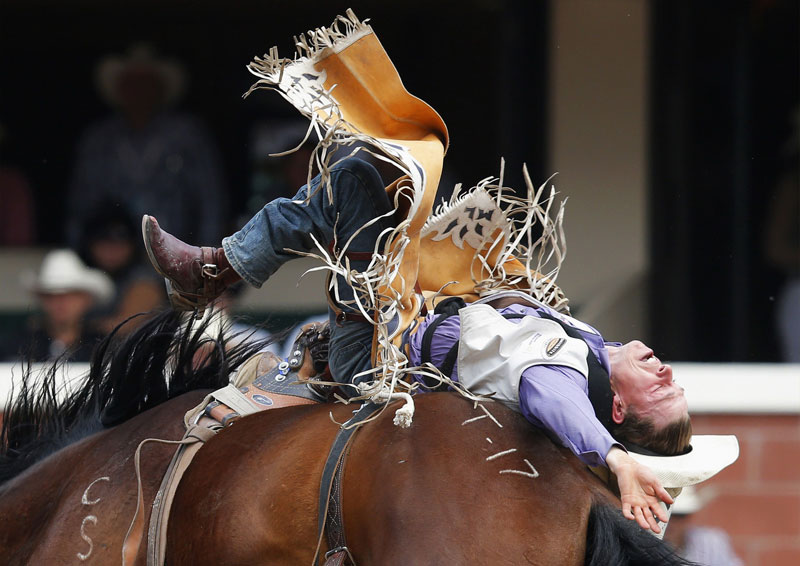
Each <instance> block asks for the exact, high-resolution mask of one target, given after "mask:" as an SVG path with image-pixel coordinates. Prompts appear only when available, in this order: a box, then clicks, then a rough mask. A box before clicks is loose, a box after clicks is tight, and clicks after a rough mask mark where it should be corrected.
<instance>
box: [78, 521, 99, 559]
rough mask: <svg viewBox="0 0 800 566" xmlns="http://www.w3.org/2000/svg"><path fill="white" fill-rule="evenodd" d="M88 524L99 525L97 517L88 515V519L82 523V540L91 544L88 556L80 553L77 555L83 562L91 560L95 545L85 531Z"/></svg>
mask: <svg viewBox="0 0 800 566" xmlns="http://www.w3.org/2000/svg"><path fill="white" fill-rule="evenodd" d="M86 523H92V524H94V525H96V524H97V517H95V516H94V515H87V516H86V517H84V518H83V521H82V522H81V538H82V539H83V540H85V541H86V542H87V543H89V552H87V553H86V554H83V553H82V552H79V553H78V554H77V556H78V558H79V559H80V560H81V561H83V560H86V559H87V558H89V556H91V554H92V550H94V543H92V539H91V538H89V537H88V536H87V535H86V531H85V530H84V529H85V528H86Z"/></svg>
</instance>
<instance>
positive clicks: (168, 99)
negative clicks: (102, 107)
mask: <svg viewBox="0 0 800 566" xmlns="http://www.w3.org/2000/svg"><path fill="white" fill-rule="evenodd" d="M130 71H148V72H151V73H153V75H155V76H156V77H158V78H159V79H161V82H162V84H163V85H164V100H163V101H162V102H163V104H164V105H169V104H172V103H173V102H175V101H177V100H178V98H180V96H181V95H182V94H183V89H184V86H185V83H186V73H185V72H184V70H183V67H182V66H181V65H180V64H179V63H178V62H177V61H175V60H172V59H164V58H160V57H157V56H156V54H155V50H154V49H153V47H152V46H151V45H149V44H146V43H137V44H134V45H132V46H131V47H130V48H129V49H128V50H127V52H126V53H125V55H110V56H108V57H105V58H104V59H103V60H102V61H100V63H99V64H98V65H97V69H96V76H95V80H96V81H97V88H98V90H99V91H100V94H101V96H102V97H103V99H104V100H105V101H106V102H108V103H109V104H111V105H112V106H118V105H119V103H120V98H119V91H118V89H117V86H118V83H119V79H120V78H121V77H122V76H123V75H124V74H125V73H127V72H130Z"/></svg>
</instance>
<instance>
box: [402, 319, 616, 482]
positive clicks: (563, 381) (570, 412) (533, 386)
mask: <svg viewBox="0 0 800 566" xmlns="http://www.w3.org/2000/svg"><path fill="white" fill-rule="evenodd" d="M539 311H543V312H546V313H548V314H550V315H552V316H555V317H558V318H559V319H560V320H562V321H564V322H566V323H567V324H570V325H571V326H573V327H575V328H576V329H577V330H578V331H579V332H580V334H581V337H582V338H583V339H584V340H585V341H586V344H587V345H588V346H589V349H590V350H591V351H592V352H593V353H594V355H595V356H597V359H598V360H599V361H600V364H601V365H602V366H603V367H604V368H605V369H606V371H609V373H610V371H611V367H610V364H609V361H608V351H607V350H606V347H605V342H604V341H603V337H602V336H600V333H598V332H597V331H596V330H594V329H591V330H594V333H592V332H590V331H586V330H584V329H582V328H580V324H582V323H579V322H577V321H575V319H572V318H570V317H565V316H563V315H560V314H558V313H556V312H555V311H553V310H552V309H549V308H547V307H540V308H538V309H536V308H533V307H529V306H525V305H510V306H508V307H505V308H502V309H499V311H498V312H499V313H500V314H524V315H529V316H536V317H538V316H539ZM438 316H439V315H436V314H429V315H428V316H427V317H425V319H424V320H423V321H422V323H421V324H420V328H419V329H418V330H417V331H416V332H415V333H414V334H413V335H412V336H411V337H410V338H409V354H410V356H409V357H410V360H409V361H410V362H411V364H412V365H419V364H420V363H421V346H422V337H423V335H424V334H425V329H426V328H427V327H428V326H429V325H430V324H431V322H433V321H434V320H435V319H436V318H438ZM510 320H511V322H518V321H519V320H520V319H510ZM460 329H461V321H460V319H459V317H458V316H451V317H450V318H448V319H447V320H445V321H444V322H442V323H441V324H440V325H439V326H438V327H437V328H436V332H435V333H434V335H433V339H432V341H431V362H432V363H433V364H434V365H435V366H437V367H438V366H441V364H442V362H443V361H444V358H445V356H446V355H447V353H448V352H449V351H450V348H451V347H452V346H453V345H454V344H455V343H456V342H457V341H458V338H459V334H460ZM452 378H453V379H454V380H458V365H457V363H456V367H454V368H453V375H452ZM519 405H520V411H521V412H522V414H523V415H525V418H527V419H528V420H529V421H530V422H532V423H533V424H534V425H536V426H539V427H541V428H544V429H545V430H547V431H549V432H551V433H552V434H553V435H555V437H556V438H557V439H558V441H559V442H561V444H563V445H564V446H566V447H567V448H569V449H570V450H572V452H573V453H574V454H575V455H576V456H578V458H580V459H581V461H582V462H583V463H584V464H587V465H589V466H604V465H606V464H605V456H606V454H608V451H609V450H610V449H611V447H612V446H619V447H621V445H620V444H619V443H618V442H616V441H615V440H614V438H613V437H612V436H611V434H610V433H609V432H608V431H607V430H606V429H605V427H604V426H603V425H602V424H600V421H598V420H597V417H596V416H595V413H594V408H593V407H592V403H591V402H590V401H589V381H588V380H587V379H586V377H584V376H583V375H581V373H580V372H578V371H576V370H574V369H572V368H569V367H566V366H556V365H537V366H531V367H529V368H527V369H526V370H525V371H523V372H522V378H521V380H520V384H519Z"/></svg>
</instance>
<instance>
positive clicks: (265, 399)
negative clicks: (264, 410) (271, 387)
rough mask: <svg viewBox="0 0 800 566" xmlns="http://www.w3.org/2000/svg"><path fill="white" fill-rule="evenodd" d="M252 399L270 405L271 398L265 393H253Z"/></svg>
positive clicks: (260, 403)
mask: <svg viewBox="0 0 800 566" xmlns="http://www.w3.org/2000/svg"><path fill="white" fill-rule="evenodd" d="M253 401H255V402H256V403H258V404H259V405H266V406H267V407H269V406H270V405H272V399H270V398H269V397H267V396H266V395H253Z"/></svg>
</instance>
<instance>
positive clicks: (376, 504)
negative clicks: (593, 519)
mask: <svg viewBox="0 0 800 566" xmlns="http://www.w3.org/2000/svg"><path fill="white" fill-rule="evenodd" d="M417 399H418V401H417V410H416V413H415V417H414V424H413V426H412V429H413V430H411V429H410V430H403V429H398V428H397V427H392V426H385V425H384V426H381V427H374V428H365V429H364V430H363V431H362V432H361V433H360V434H362V437H361V438H360V439H359V441H358V442H357V443H355V444H354V446H353V450H352V452H351V454H350V460H349V462H348V467H347V470H346V474H347V475H346V477H345V482H344V485H345V487H346V488H345V491H344V493H343V504H344V518H345V523H346V525H347V527H348V528H347V530H348V533H347V534H348V543H349V544H350V546H351V549H352V550H353V552H354V553H355V554H356V556H357V557H358V558H359V563H362V562H363V563H365V564H401V563H413V564H421V565H422V564H470V563H474V564H506V563H508V564H543V565H544V564H547V565H548V566H553V565H556V564H565V565H567V564H582V563H583V558H584V550H585V544H584V543H585V532H586V523H587V517H588V514H589V510H590V507H591V501H592V498H593V497H594V494H595V493H596V492H598V491H602V490H603V487H602V486H601V485H600V484H599V482H598V481H597V480H596V478H595V477H594V476H592V475H591V473H590V472H588V471H587V469H586V468H585V466H583V465H582V464H581V463H580V461H579V460H578V459H577V458H575V456H573V455H572V454H571V453H570V452H569V451H568V450H566V449H564V448H561V447H557V446H556V445H555V444H553V442H552V441H550V440H549V439H548V438H547V437H546V436H545V435H544V434H543V433H542V432H541V431H540V430H539V429H536V428H534V427H533V426H532V425H530V423H528V422H527V421H526V420H525V419H524V417H522V415H520V414H519V413H516V412H513V411H511V410H510V409H508V408H507V407H505V406H503V405H501V404H499V403H491V402H489V403H483V404H482V407H483V408H481V406H478V407H475V406H474V404H473V403H472V402H470V401H467V400H465V399H463V398H459V397H457V396H455V395H452V394H436V395H428V396H421V397H418V398H417ZM484 408H485V409H486V411H484ZM376 454H379V455H380V456H379V457H376ZM356 517H357V518H358V519H357V520H353V519H355V518H356ZM351 525H352V527H351Z"/></svg>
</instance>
